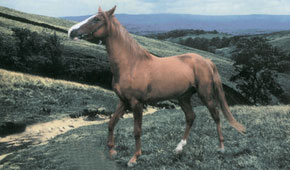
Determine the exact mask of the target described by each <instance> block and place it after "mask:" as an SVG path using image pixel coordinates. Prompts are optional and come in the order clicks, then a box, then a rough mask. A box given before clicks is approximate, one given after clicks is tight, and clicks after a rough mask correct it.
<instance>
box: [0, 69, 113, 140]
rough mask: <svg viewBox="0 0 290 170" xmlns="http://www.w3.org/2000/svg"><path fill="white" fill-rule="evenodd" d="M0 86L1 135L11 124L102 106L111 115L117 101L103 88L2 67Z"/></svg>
mask: <svg viewBox="0 0 290 170" xmlns="http://www.w3.org/2000/svg"><path fill="white" fill-rule="evenodd" d="M0 87H1V88H0V117H1V120H0V135H5V133H6V130H7V128H9V127H7V126H9V123H10V125H11V126H13V125H23V126H26V125H29V124H32V123H38V122H46V121H50V120H53V119H59V118H61V117H64V116H68V115H82V114H83V113H84V112H85V111H86V110H88V109H89V110H91V111H94V112H98V109H100V108H102V109H104V110H105V111H106V113H107V114H110V113H112V112H113V111H114V110H115V108H116V104H117V101H118V100H117V97H116V96H115V94H114V93H113V92H111V91H109V90H105V89H102V88H100V87H96V86H88V85H83V84H79V83H74V82H68V81H63V80H53V79H49V78H42V77H38V76H32V75H27V74H22V73H16V72H10V71H6V70H3V69H0ZM102 114H103V113H102ZM15 130H17V129H15ZM7 133H9V132H7Z"/></svg>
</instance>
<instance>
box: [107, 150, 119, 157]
mask: <svg viewBox="0 0 290 170" xmlns="http://www.w3.org/2000/svg"><path fill="white" fill-rule="evenodd" d="M109 154H110V158H111V159H114V158H115V157H116V156H117V151H115V150H110V153H109Z"/></svg>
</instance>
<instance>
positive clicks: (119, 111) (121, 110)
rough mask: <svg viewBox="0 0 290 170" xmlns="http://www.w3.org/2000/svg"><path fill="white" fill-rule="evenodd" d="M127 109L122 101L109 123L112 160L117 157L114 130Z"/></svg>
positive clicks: (109, 145) (109, 144)
mask: <svg viewBox="0 0 290 170" xmlns="http://www.w3.org/2000/svg"><path fill="white" fill-rule="evenodd" d="M125 109H126V108H125V104H124V103H123V102H122V101H121V100H120V101H119V104H118V106H117V109H116V111H115V113H114V114H113V116H112V118H111V120H110V121H109V127H108V128H109V135H108V147H109V154H110V157H111V158H112V157H114V156H115V155H117V152H116V150H115V149H114V146H115V142H114V128H115V125H116V124H117V122H118V121H119V119H120V117H122V115H123V114H124V113H125Z"/></svg>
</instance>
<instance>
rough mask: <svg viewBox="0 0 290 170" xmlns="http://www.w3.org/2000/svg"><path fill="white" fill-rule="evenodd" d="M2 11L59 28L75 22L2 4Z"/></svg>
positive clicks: (0, 9)
mask: <svg viewBox="0 0 290 170" xmlns="http://www.w3.org/2000/svg"><path fill="white" fill-rule="evenodd" d="M0 12H1V13H4V14H9V15H12V16H16V17H20V18H27V19H29V20H31V21H35V22H38V23H46V24H49V25H51V26H57V27H59V28H68V27H70V26H71V23H73V22H72V21H68V20H64V19H60V18H55V17H47V16H42V15H34V14H29V13H25V12H20V11H17V10H13V9H10V8H6V7H1V6H0Z"/></svg>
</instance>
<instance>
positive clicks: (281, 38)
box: [261, 31, 290, 53]
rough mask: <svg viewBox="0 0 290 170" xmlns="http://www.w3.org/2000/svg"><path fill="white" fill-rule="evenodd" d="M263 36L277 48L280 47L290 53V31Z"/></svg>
mask: <svg viewBox="0 0 290 170" xmlns="http://www.w3.org/2000/svg"><path fill="white" fill-rule="evenodd" d="M261 36H262V37H264V38H267V39H268V40H269V42H270V43H271V44H272V45H274V46H275V47H278V48H280V49H281V50H283V51H285V52H287V53H289V52H290V47H289V43H290V31H280V32H275V33H269V34H263V35H261Z"/></svg>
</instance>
